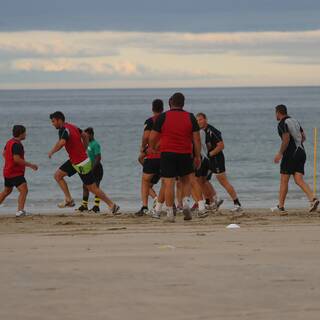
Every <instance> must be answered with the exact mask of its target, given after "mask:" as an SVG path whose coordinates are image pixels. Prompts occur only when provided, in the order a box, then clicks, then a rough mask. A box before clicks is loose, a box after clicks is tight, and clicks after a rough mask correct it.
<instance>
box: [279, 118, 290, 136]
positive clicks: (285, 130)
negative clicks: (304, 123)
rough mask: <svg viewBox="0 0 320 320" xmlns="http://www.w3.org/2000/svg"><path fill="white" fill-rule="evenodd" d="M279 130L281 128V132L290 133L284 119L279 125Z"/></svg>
mask: <svg viewBox="0 0 320 320" xmlns="http://www.w3.org/2000/svg"><path fill="white" fill-rule="evenodd" d="M280 130H281V132H282V134H284V133H290V131H289V127H288V124H287V123H286V122H285V121H284V122H283V123H282V125H280Z"/></svg>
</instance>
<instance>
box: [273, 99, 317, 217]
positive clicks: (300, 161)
mask: <svg viewBox="0 0 320 320" xmlns="http://www.w3.org/2000/svg"><path fill="white" fill-rule="evenodd" d="M275 111H276V119H277V121H279V124H278V133H279V136H280V138H281V140H282V143H281V146H280V150H279V152H278V153H277V154H276V156H275V158H274V162H275V163H279V162H280V160H281V164H280V175H281V180H280V191H279V203H278V205H277V206H276V207H275V208H271V210H272V211H276V212H279V213H280V214H281V215H287V212H286V210H285V206H284V205H285V201H286V197H287V193H288V184H289V180H290V177H291V176H293V178H294V181H295V183H296V184H297V185H298V186H299V187H300V188H301V190H302V191H303V192H304V193H305V194H306V196H307V197H308V199H309V201H310V209H309V212H314V211H316V210H317V208H318V205H319V200H318V199H317V198H316V197H315V195H313V193H312V191H311V189H310V187H309V186H308V184H307V183H306V182H305V181H304V179H303V175H304V165H305V162H306V152H305V150H304V147H303V142H304V141H305V140H306V136H305V133H304V131H303V129H302V127H301V126H300V124H299V122H298V121H297V120H296V119H294V118H291V117H289V116H288V113H287V107H286V106H285V105H283V104H280V105H278V106H276V110H275Z"/></svg>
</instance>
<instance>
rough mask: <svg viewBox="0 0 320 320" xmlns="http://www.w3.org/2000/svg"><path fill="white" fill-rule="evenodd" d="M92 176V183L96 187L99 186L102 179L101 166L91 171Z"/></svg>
mask: <svg viewBox="0 0 320 320" xmlns="http://www.w3.org/2000/svg"><path fill="white" fill-rule="evenodd" d="M92 172H93V176H94V181H95V183H96V184H97V186H99V185H100V182H101V180H102V178H103V167H102V164H101V163H99V164H98V165H97V166H96V167H95V168H94V169H93V170H92Z"/></svg>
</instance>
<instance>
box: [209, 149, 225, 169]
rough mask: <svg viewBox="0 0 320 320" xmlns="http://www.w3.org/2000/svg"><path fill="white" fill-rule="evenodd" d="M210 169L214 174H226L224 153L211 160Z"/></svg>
mask: <svg viewBox="0 0 320 320" xmlns="http://www.w3.org/2000/svg"><path fill="white" fill-rule="evenodd" d="M209 162H210V164H209V168H210V170H211V171H212V172H213V173H214V174H220V173H224V172H226V164H225V159H224V155H223V153H219V154H217V155H216V156H214V157H211V158H210V160H209Z"/></svg>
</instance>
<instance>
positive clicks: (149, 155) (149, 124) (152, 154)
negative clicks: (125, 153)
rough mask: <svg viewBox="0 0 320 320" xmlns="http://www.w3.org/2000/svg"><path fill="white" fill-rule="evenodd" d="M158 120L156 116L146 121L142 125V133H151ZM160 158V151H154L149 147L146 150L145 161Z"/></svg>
mask: <svg viewBox="0 0 320 320" xmlns="http://www.w3.org/2000/svg"><path fill="white" fill-rule="evenodd" d="M158 118H159V116H158V115H157V116H153V117H151V118H149V119H148V120H146V122H145V123H144V131H148V130H149V131H151V130H152V128H153V126H154V124H155V122H156V120H157V119H158ZM160 156H161V153H160V151H154V150H152V149H151V148H149V147H148V148H147V149H146V159H160Z"/></svg>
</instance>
